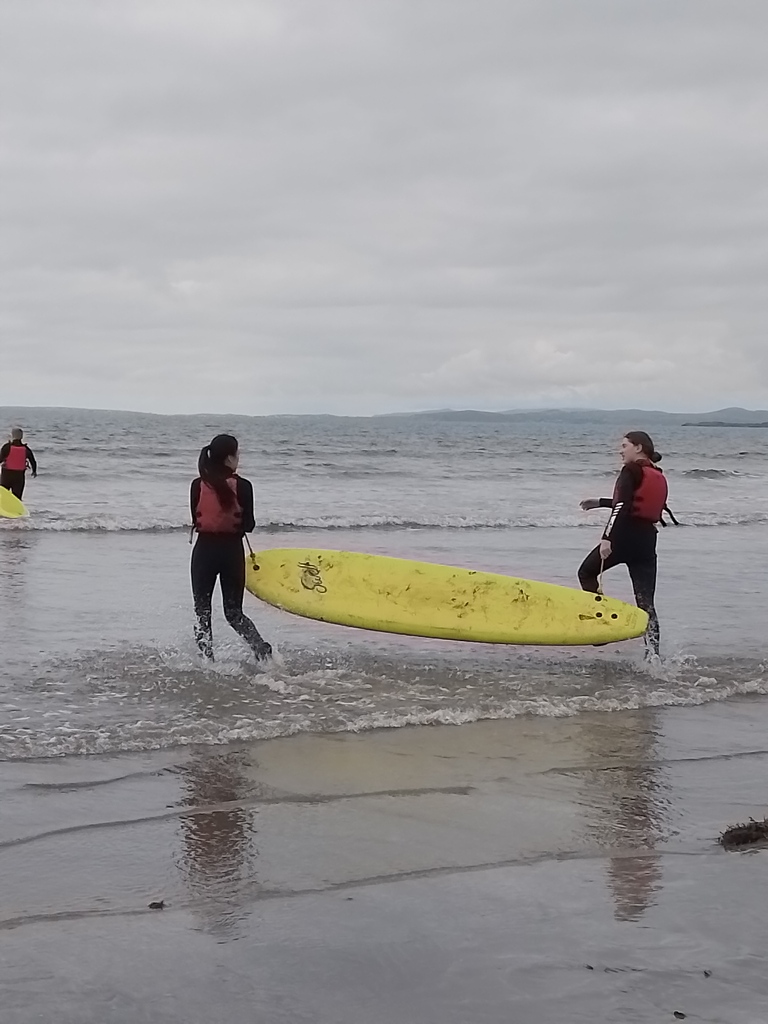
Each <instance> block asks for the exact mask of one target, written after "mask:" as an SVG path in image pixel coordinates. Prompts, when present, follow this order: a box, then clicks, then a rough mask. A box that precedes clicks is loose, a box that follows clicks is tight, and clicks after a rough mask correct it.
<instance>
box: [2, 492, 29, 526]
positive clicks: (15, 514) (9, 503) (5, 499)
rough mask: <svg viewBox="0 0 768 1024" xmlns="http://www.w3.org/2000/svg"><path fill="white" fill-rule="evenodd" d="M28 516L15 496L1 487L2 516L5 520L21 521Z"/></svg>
mask: <svg viewBox="0 0 768 1024" xmlns="http://www.w3.org/2000/svg"><path fill="white" fill-rule="evenodd" d="M28 514H29V513H28V512H27V510H26V509H25V508H24V506H23V505H22V503H21V502H20V501H19V499H18V498H17V497H16V495H15V494H11V492H10V491H9V490H7V489H6V488H5V487H0V516H3V517H4V518H5V519H20V518H21V517H22V516H26V515H28Z"/></svg>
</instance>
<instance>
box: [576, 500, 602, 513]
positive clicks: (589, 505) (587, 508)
mask: <svg viewBox="0 0 768 1024" xmlns="http://www.w3.org/2000/svg"><path fill="white" fill-rule="evenodd" d="M579 504H580V505H581V509H582V511H583V512H591V511H592V510H593V509H596V508H600V501H599V500H598V499H597V498H585V499H584V501H582V502H580V503H579Z"/></svg>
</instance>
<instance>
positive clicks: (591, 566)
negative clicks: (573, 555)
mask: <svg viewBox="0 0 768 1024" xmlns="http://www.w3.org/2000/svg"><path fill="white" fill-rule="evenodd" d="M623 561H624V559H623V558H619V557H618V556H617V555H615V554H614V553H613V552H611V554H610V555H609V557H608V558H607V559H606V560H605V563H603V562H602V559H601V558H600V547H599V545H598V547H596V548H593V550H592V551H590V552H589V554H588V555H587V557H586V558H585V559H584V561H583V562H582V563H581V565H580V566H579V585H580V586H581V589H582V590H587V591H589V593H590V594H598V593H599V592H600V573H601V571H602V572H605V571H606V570H607V569H613V568H615V566H617V565H621V563H622V562H623Z"/></svg>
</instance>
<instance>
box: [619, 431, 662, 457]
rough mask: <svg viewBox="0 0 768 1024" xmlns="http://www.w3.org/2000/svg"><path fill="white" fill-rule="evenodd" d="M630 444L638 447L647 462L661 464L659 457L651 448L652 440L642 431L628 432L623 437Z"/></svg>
mask: <svg viewBox="0 0 768 1024" xmlns="http://www.w3.org/2000/svg"><path fill="white" fill-rule="evenodd" d="M624 437H626V439H627V440H628V441H629V443H630V444H636V445H639V446H640V447H641V448H642V449H643V455H644V456H645V457H646V459H648V461H649V462H661V455H659V453H658V452H657V451H656V449H655V448H654V446H653V440H652V438H651V437H650V435H649V434H646V432H645V431H644V430H630V431H629V432H628V433H626V434H625V435H624Z"/></svg>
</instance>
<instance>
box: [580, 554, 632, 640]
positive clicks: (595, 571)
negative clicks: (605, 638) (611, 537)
mask: <svg viewBox="0 0 768 1024" xmlns="http://www.w3.org/2000/svg"><path fill="white" fill-rule="evenodd" d="M623 561H624V559H623V558H619V557H618V556H617V555H615V554H614V553H613V552H611V554H610V555H609V557H608V558H607V559H606V560H605V562H603V560H602V559H601V558H600V546H599V545H598V546H597V547H596V548H593V549H592V551H590V552H589V554H588V555H587V557H586V558H585V559H584V561H583V562H582V563H581V565H580V566H579V583H580V584H581V589H582V590H586V591H588V593H590V594H599V593H600V575H601V573H603V572H605V570H606V569H613V568H615V567H616V566H617V565H621V563H622V562H623ZM592 646H593V647H607V646H608V645H607V643H601V644H592Z"/></svg>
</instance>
